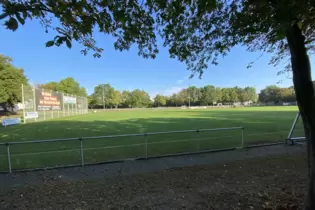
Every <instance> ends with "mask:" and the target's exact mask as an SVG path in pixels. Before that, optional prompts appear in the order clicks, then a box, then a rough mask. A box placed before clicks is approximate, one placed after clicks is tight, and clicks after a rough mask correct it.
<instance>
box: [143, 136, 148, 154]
mask: <svg viewBox="0 0 315 210" xmlns="http://www.w3.org/2000/svg"><path fill="white" fill-rule="evenodd" d="M143 136H144V142H145V149H144V153H145V159H146V160H147V159H148V138H147V134H146V133H144V134H143Z"/></svg>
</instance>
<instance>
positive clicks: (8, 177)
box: [0, 145, 305, 188]
mask: <svg viewBox="0 0 315 210" xmlns="http://www.w3.org/2000/svg"><path fill="white" fill-rule="evenodd" d="M304 151H305V148H304V146H299V145H297V146H287V145H276V146H268V147H258V148H251V149H239V150H233V151H225V152H215V153H205V154H197V155H184V156H175V157H164V158H155V159H149V160H137V161H125V162H120V163H110V164H102V165H93V166H85V167H74V168H63V169H55V170H46V171H34V172H19V173H12V174H0V186H1V188H6V187H12V186H20V185H22V186H24V185H41V184H45V183H47V182H54V183H58V182H68V181H88V180H97V179H103V178H109V177H115V176H117V175H132V174H141V173H148V172H157V171H162V170H165V169H170V168H178V167H187V166H196V165H213V164H218V163H226V162H230V161H234V160H245V159H252V158H257V157H270V156H278V155H289V156H290V155H295V154H299V153H302V152H304Z"/></svg>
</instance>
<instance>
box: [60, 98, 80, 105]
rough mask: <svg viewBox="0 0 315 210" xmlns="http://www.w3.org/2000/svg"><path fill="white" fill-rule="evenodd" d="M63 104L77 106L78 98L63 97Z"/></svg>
mask: <svg viewBox="0 0 315 210" xmlns="http://www.w3.org/2000/svg"><path fill="white" fill-rule="evenodd" d="M63 103H64V104H76V103H77V98H76V97H71V96H63Z"/></svg>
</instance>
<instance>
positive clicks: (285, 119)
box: [0, 106, 303, 171]
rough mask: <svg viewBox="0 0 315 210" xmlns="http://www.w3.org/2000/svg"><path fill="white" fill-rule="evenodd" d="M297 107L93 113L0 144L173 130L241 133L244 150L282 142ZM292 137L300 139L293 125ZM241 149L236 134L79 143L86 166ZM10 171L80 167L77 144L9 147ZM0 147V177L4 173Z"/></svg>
mask: <svg viewBox="0 0 315 210" xmlns="http://www.w3.org/2000/svg"><path fill="white" fill-rule="evenodd" d="M297 110H298V109H297V107H280V106H279V107H248V108H212V109H142V110H141V109H135V110H122V111H114V110H112V111H107V112H96V113H90V114H86V115H77V116H71V117H66V118H62V119H57V120H52V121H46V122H38V123H30V124H24V125H17V126H10V127H6V128H5V127H1V128H0V142H13V141H14V142H16V141H31V140H44V139H55V138H72V137H88V136H105V135H118V134H135V133H147V132H160V131H172V130H192V129H208V128H226V127H244V128H245V130H244V142H245V145H251V144H259V143H269V142H279V141H284V139H285V138H286V137H287V135H288V132H289V130H290V128H291V125H292V122H293V120H294V118H295V116H296V113H297ZM294 136H303V130H302V125H301V123H298V125H297V127H296V129H295V131H294ZM145 141H147V143H148V144H147V155H148V156H156V155H164V154H172V153H181V152H196V151H199V150H210V149H220V148H228V147H239V146H241V130H233V131H213V132H200V133H198V132H193V133H178V134H166V135H153V136H147V137H146V139H145V138H144V137H143V136H134V137H119V138H108V139H91V140H84V141H83V144H84V161H85V163H97V162H102V161H109V160H119V159H126V158H136V157H143V156H145V150H146V148H145ZM10 153H11V165H12V169H29V168H39V167H53V166H59V165H70V164H80V163H81V160H80V158H81V155H80V141H78V140H76V141H63V142H50V143H36V144H16V145H10ZM7 170H8V163H7V150H6V146H5V145H0V171H7Z"/></svg>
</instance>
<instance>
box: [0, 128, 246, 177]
mask: <svg viewBox="0 0 315 210" xmlns="http://www.w3.org/2000/svg"><path fill="white" fill-rule="evenodd" d="M235 130H240V131H241V132H240V142H238V143H237V144H238V146H233V147H228V148H224V147H222V148H218V149H215V150H216V151H218V150H231V149H237V148H243V147H244V127H229V128H211V129H197V130H177V131H165V132H148V133H139V134H121V135H106V136H94V137H77V138H61V139H50V140H36V141H13V142H4V143H1V142H0V146H2V147H3V146H5V147H6V154H5V155H4V156H6V158H7V166H8V172H9V173H11V172H12V171H13V170H14V169H13V168H12V164H11V157H12V155H11V151H10V149H11V146H13V145H27V144H44V143H52V142H73V141H79V145H77V146H78V149H73V150H72V151H75V150H79V152H80V164H73V165H59V166H54V167H41V168H36V169H47V168H59V167H70V166H79V165H81V166H84V165H89V164H91V163H86V161H85V156H84V150H85V148H84V142H90V141H92V140H97V139H99V140H102V141H103V140H105V139H114V138H122V137H127V138H131V137H143V138H144V141H143V142H141V143H137V144H129V145H128V144H127V145H118V146H107V147H102V148H111V149H113V148H119V147H127V146H144V152H143V155H142V156H140V157H136V158H133V159H148V158H153V157H164V156H174V155H183V154H193V153H202V152H210V151H213V150H202V149H200V145H199V142H198V149H199V150H198V151H196V152H193V151H188V152H185V153H178V152H175V153H172V154H163V155H162V154H160V155H155V156H150V155H149V154H148V145H154V144H161V143H163V144H167V143H180V142H185V141H191V140H187V139H179V140H173V141H166V142H162V141H160V142H148V137H150V136H156V135H166V134H187V133H197V134H200V133H205V132H215V131H235ZM222 138H224V136H223V137H222ZM233 138H234V137H233ZM235 138H237V137H236V136H235ZM197 141H198V140H197ZM71 146H72V148H73V147H74V146H75V145H71ZM86 149H91V148H86ZM92 149H93V148H92ZM94 149H97V148H94ZM48 152H50V153H53V152H58V151H48ZM43 153H45V152H43ZM26 154H27V153H26ZM38 154H41V152H39V153H38ZM129 159H130V158H129ZM129 159H120V160H107V161H106V160H104V161H101V162H98V163H104V162H113V161H124V160H129ZM61 164H62V163H61ZM23 170H35V169H34V168H27V169H23ZM14 171H19V170H14Z"/></svg>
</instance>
